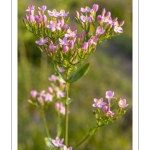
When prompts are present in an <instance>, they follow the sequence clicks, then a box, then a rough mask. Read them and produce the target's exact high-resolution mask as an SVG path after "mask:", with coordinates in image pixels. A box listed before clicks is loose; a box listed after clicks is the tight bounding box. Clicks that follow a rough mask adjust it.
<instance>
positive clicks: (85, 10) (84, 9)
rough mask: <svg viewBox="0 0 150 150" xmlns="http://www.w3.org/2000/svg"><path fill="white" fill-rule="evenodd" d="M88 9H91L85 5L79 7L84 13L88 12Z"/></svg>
mask: <svg viewBox="0 0 150 150" xmlns="http://www.w3.org/2000/svg"><path fill="white" fill-rule="evenodd" d="M90 10H91V9H90V8H89V7H85V8H83V7H81V9H80V11H81V12H85V13H86V12H90Z"/></svg>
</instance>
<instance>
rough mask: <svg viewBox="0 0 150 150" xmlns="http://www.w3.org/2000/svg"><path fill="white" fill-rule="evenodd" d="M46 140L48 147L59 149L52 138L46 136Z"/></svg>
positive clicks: (53, 149)
mask: <svg viewBox="0 0 150 150" xmlns="http://www.w3.org/2000/svg"><path fill="white" fill-rule="evenodd" d="M44 140H45V144H46V146H47V147H48V148H50V149H51V150H56V149H57V147H55V146H54V145H53V143H52V139H51V138H47V137H46V138H44Z"/></svg>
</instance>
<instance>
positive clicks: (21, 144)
mask: <svg viewBox="0 0 150 150" xmlns="http://www.w3.org/2000/svg"><path fill="white" fill-rule="evenodd" d="M93 3H98V4H99V5H100V10H101V9H102V8H103V7H105V8H106V9H107V10H109V11H111V12H112V14H114V13H115V16H118V17H119V18H120V19H124V20H125V27H124V33H123V34H122V35H121V36H119V37H116V38H113V39H111V40H108V41H106V42H104V43H103V44H101V45H100V46H99V47H98V48H97V50H96V52H95V53H93V54H92V55H91V56H90V57H89V58H88V59H87V62H90V63H91V67H90V70H89V72H88V73H87V74H86V75H85V76H84V77H83V78H81V79H80V80H79V81H77V82H75V83H74V84H71V86H70V93H69V94H70V97H71V98H72V99H73V102H72V103H71V105H70V117H69V145H70V146H71V145H72V146H73V145H75V144H76V143H78V142H79V141H80V139H82V138H83V136H84V135H85V134H86V132H87V130H89V128H90V127H93V126H94V121H95V119H94V116H93V115H92V104H93V98H101V97H103V98H104V97H105V92H106V90H113V91H114V92H115V95H116V96H121V97H122V98H126V99H127V102H128V103H129V108H128V111H127V114H126V115H124V117H121V118H119V119H118V120H117V121H115V122H114V123H111V124H109V125H107V126H104V127H102V128H101V129H100V130H99V131H98V132H97V133H96V134H95V135H94V136H92V137H91V138H90V139H89V141H88V142H86V143H85V144H83V145H82V146H81V148H80V149H79V150H83V149H86V150H91V149H92V150H97V149H103V150H116V149H117V150H118V149H119V150H130V149H132V66H131V65H132V60H131V56H132V55H131V54H132V34H131V31H132V30H131V24H132V22H131V20H130V19H131V18H130V17H129V15H130V13H131V1H130V0H129V1H126V2H123V1H119V0H115V1H113V2H112V1H110V0H106V1H102V0H100V1H98V0H95V1H91V0H88V1H87V0H86V1H79V0H76V1H75V0H72V1H69V0H66V1H65V3H64V1H63V0H55V1H51V0H43V1H35V0H34V1H32V2H31V1H22V0H20V1H18V5H19V7H18V58H19V59H18V150H41V149H43V150H46V149H47V148H46V146H45V143H44V137H45V136H46V134H45V130H44V127H43V122H42V119H41V114H40V112H39V110H38V109H37V108H35V107H34V106H31V105H30V104H29V103H28V102H27V100H28V98H29V96H30V95H29V93H30V90H32V89H36V90H38V91H40V90H42V89H47V87H48V86H49V84H50V83H49V81H48V77H49V76H50V75H51V74H53V73H54V69H53V68H52V64H51V61H50V58H48V57H47V56H46V55H45V54H44V53H42V54H41V52H40V51H39V50H38V48H37V47H36V45H35V40H36V37H34V36H33V35H32V34H31V33H30V32H29V31H27V30H26V29H25V27H24V25H23V23H22V18H23V17H24V14H25V9H27V6H28V5H32V4H33V5H36V6H41V5H43V4H45V5H47V6H48V8H49V9H53V8H56V7H57V8H58V9H60V8H64V9H67V10H70V15H71V17H72V16H73V15H74V11H75V9H76V8H77V9H78V10H79V9H80V7H81V6H82V7H84V6H86V5H89V4H90V5H91V6H92V4H93ZM113 8H115V9H113ZM120 9H121V10H120ZM113 12H114V13H113ZM121 12H122V14H121ZM99 13H101V12H99ZM115 16H114V17H115ZM120 19H119V20H120ZM120 21H121V20H120ZM122 51H124V53H122ZM125 53H127V54H129V55H130V57H129V58H128V56H129V55H125ZM124 55H125V56H126V57H125V56H124ZM47 119H48V121H49V127H50V131H51V132H52V135H53V136H55V126H56V124H55V123H56V114H55V113H54V108H53V106H50V108H49V110H48V115H47ZM53 138H55V137H53Z"/></svg>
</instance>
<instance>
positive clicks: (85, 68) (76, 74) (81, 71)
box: [68, 63, 90, 83]
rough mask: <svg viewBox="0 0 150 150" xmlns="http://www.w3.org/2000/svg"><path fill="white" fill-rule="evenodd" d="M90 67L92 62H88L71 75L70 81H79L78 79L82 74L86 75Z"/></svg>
mask: <svg viewBox="0 0 150 150" xmlns="http://www.w3.org/2000/svg"><path fill="white" fill-rule="evenodd" d="M89 67H90V63H87V64H85V65H83V66H82V67H80V68H79V69H78V70H76V71H75V72H74V73H73V74H71V75H70V77H69V79H68V82H69V83H73V82H75V81H77V80H78V79H80V78H81V77H82V76H84V75H85V74H86V73H87V72H88V70H89Z"/></svg>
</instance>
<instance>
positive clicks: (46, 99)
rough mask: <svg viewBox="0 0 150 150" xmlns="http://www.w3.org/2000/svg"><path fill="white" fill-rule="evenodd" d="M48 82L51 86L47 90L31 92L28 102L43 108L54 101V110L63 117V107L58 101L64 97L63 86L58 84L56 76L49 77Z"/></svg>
mask: <svg viewBox="0 0 150 150" xmlns="http://www.w3.org/2000/svg"><path fill="white" fill-rule="evenodd" d="M48 80H49V81H50V82H51V86H49V87H48V90H47V91H45V90H42V91H40V92H37V90H31V91H30V96H31V100H30V99H29V100H28V101H29V102H30V103H32V104H35V105H38V106H40V107H42V108H43V107H46V106H47V105H48V104H49V103H50V102H52V101H53V100H54V101H55V102H56V103H55V108H56V110H58V111H59V112H60V113H61V114H63V115H64V114H65V107H64V106H63V103H62V102H59V101H60V99H62V98H64V97H65V92H64V89H65V84H64V83H62V82H60V81H59V80H58V78H57V76H56V75H51V76H50V77H49V78H48Z"/></svg>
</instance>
